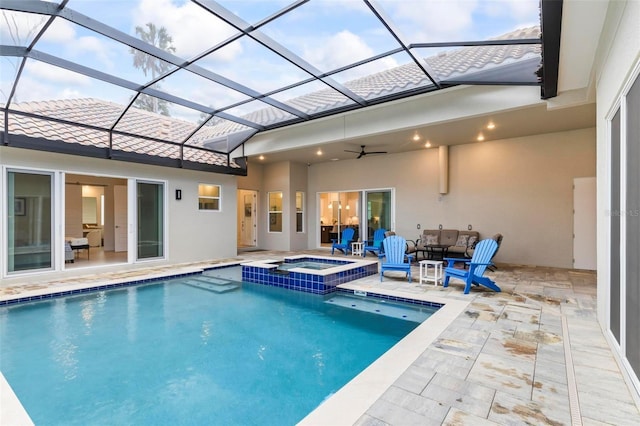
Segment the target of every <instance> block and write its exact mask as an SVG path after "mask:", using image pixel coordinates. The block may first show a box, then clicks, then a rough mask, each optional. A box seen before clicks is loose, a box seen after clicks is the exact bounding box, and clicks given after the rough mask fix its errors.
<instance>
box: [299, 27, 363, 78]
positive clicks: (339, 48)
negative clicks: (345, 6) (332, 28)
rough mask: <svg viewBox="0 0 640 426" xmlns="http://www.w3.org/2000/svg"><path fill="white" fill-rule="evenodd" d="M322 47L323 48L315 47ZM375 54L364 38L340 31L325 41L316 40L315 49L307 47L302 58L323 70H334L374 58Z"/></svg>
mask: <svg viewBox="0 0 640 426" xmlns="http://www.w3.org/2000/svg"><path fill="white" fill-rule="evenodd" d="M315 46H321V48H318V47H315ZM373 54H374V52H373V49H371V48H370V47H369V46H368V45H367V44H366V43H365V41H364V40H362V38H360V37H359V36H357V35H355V34H353V33H351V32H350V31H346V30H343V31H340V32H339V33H337V34H334V35H332V36H330V37H328V38H325V39H324V40H320V42H318V40H316V41H315V42H314V47H313V48H311V47H309V46H305V47H304V48H303V53H302V56H303V58H304V59H306V60H307V61H308V62H310V63H311V64H313V65H316V66H317V67H319V68H320V69H321V70H323V71H326V70H333V69H336V68H339V67H341V66H344V65H346V64H349V63H351V62H354V61H357V60H359V59H364V58H368V57H371V56H373Z"/></svg>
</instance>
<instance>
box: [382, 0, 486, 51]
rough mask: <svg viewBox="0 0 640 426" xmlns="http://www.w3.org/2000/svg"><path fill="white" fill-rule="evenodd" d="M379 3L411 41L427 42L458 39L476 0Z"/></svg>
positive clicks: (467, 26)
mask: <svg viewBox="0 0 640 426" xmlns="http://www.w3.org/2000/svg"><path fill="white" fill-rule="evenodd" d="M382 7H383V8H384V9H385V11H387V12H388V13H389V14H390V15H391V19H392V20H394V21H395V22H397V24H398V26H399V27H400V28H402V29H403V31H407V30H412V32H411V33H403V35H404V36H406V37H409V39H410V41H411V42H431V41H443V40H452V39H460V34H461V33H463V32H464V30H465V29H467V28H469V27H470V26H471V23H472V22H473V13H474V12H475V11H476V9H477V7H478V2H477V1H476V0H438V1H430V2H425V1H415V0H406V1H401V2H400V1H391V0H387V1H383V2H382Z"/></svg>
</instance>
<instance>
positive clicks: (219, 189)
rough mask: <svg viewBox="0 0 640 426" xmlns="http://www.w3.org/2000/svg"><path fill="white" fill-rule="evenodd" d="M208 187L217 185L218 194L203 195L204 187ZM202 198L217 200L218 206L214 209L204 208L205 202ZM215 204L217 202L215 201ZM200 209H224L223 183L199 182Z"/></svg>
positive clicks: (211, 210) (217, 210)
mask: <svg viewBox="0 0 640 426" xmlns="http://www.w3.org/2000/svg"><path fill="white" fill-rule="evenodd" d="M206 187H217V188H218V196H217V197H216V196H211V195H202V192H201V191H202V189H203V188H206ZM201 200H217V201H218V207H217V208H213V209H208V208H203V207H202V206H203V205H206V204H203V203H202V202H201ZM214 204H215V203H214ZM198 211H201V212H221V211H222V185H219V184H217V183H202V182H200V183H198Z"/></svg>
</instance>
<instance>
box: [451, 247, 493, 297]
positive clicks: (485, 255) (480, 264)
mask: <svg viewBox="0 0 640 426" xmlns="http://www.w3.org/2000/svg"><path fill="white" fill-rule="evenodd" d="M496 250H498V243H497V242H496V241H495V240H491V239H487V240H482V241H480V242H479V243H478V244H477V245H476V248H475V250H474V252H473V257H472V258H471V260H467V259H460V258H447V259H445V260H446V261H447V262H448V263H447V267H446V268H445V269H444V281H443V284H442V286H443V287H448V286H449V279H450V278H456V279H459V280H461V281H464V283H465V286H464V294H469V291H470V290H471V284H474V285H482V286H485V287H487V288H490V289H491V290H494V291H500V287H498V286H497V285H496V283H495V282H493V281H492V280H491V279H489V278H488V277H485V276H484V273H485V271H486V270H487V267H488V266H490V265H491V264H492V263H491V258H492V257H493V255H494V254H495V252H496ZM458 262H464V263H465V266H466V267H468V269H467V268H466V267H465V268H463V269H460V268H456V267H455V264H456V263H458Z"/></svg>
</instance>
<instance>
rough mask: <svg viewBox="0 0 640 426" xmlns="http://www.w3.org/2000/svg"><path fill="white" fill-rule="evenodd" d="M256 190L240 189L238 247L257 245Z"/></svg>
mask: <svg viewBox="0 0 640 426" xmlns="http://www.w3.org/2000/svg"><path fill="white" fill-rule="evenodd" d="M257 199H258V194H257V192H256V191H248V190H244V189H240V190H238V203H239V205H238V247H256V245H257V238H256V235H257V230H258V222H257V220H256V211H257V205H256V204H257V203H256V200H257Z"/></svg>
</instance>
